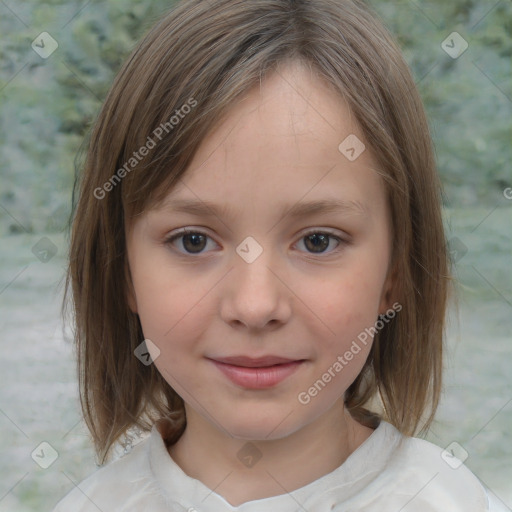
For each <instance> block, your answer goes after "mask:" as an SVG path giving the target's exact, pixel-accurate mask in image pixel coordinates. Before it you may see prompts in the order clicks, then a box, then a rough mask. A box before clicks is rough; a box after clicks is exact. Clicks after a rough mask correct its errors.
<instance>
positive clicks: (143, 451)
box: [53, 439, 165, 512]
mask: <svg viewBox="0 0 512 512" xmlns="http://www.w3.org/2000/svg"><path fill="white" fill-rule="evenodd" d="M148 443H149V439H144V440H143V441H141V442H140V443H139V444H137V445H136V446H135V447H134V448H133V449H132V451H131V452H130V453H128V454H127V455H124V456H123V457H121V458H119V459H117V460H115V461H113V462H110V463H109V464H107V465H106V466H103V467H101V468H100V469H98V470H96V471H95V472H94V473H93V474H92V475H90V476H89V477H88V478H86V479H85V480H84V481H82V482H81V483H80V484H78V485H76V486H75V487H74V488H73V489H72V490H71V491H70V492H69V493H68V494H67V495H66V496H65V497H64V498H63V499H62V500H61V501H60V502H59V503H58V504H57V506H56V507H55V508H54V510H53V512H68V511H70V510H73V512H98V510H105V511H107V510H108V511H109V512H111V511H112V512H113V511H116V512H117V511H119V512H121V511H129V510H146V508H145V507H147V506H149V507H150V508H148V510H150V509H151V510H155V511H157V510H164V508H161V509H160V508H158V505H159V500H161V499H162V496H161V493H160V492H159V490H158V486H157V485H156V483H155V482H154V481H153V478H152V476H151V468H150V464H149V457H148ZM162 505H165V503H163V504H162Z"/></svg>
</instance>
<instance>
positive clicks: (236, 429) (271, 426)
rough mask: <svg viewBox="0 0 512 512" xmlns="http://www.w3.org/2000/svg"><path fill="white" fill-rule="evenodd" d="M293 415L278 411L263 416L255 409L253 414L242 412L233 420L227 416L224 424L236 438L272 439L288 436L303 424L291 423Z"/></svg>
mask: <svg viewBox="0 0 512 512" xmlns="http://www.w3.org/2000/svg"><path fill="white" fill-rule="evenodd" d="M293 416H294V415H293V414H290V413H289V412H287V413H286V414H283V413H282V412H276V413H274V414H267V415H266V416H265V417H262V414H258V412H257V411H256V410H253V414H243V413H241V414H240V416H239V417H237V418H233V419H232V421H229V419H227V418H226V419H227V420H228V421H224V422H223V424H222V426H223V427H224V428H225V429H226V431H228V432H229V433H230V434H231V435H232V436H233V437H234V438H235V439H241V440H245V441H271V440H274V439H282V438H284V437H287V436H289V435H290V434H292V433H293V432H295V431H296V430H298V429H299V428H300V427H301V425H294V424H291V423H290V419H292V418H293Z"/></svg>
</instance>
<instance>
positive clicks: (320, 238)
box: [306, 234, 329, 252]
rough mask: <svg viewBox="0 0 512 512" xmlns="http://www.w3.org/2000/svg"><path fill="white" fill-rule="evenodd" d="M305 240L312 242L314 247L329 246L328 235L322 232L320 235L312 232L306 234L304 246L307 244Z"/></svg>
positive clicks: (324, 247)
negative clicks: (311, 233)
mask: <svg viewBox="0 0 512 512" xmlns="http://www.w3.org/2000/svg"><path fill="white" fill-rule="evenodd" d="M307 242H312V243H313V248H314V249H317V248H318V247H320V248H321V249H322V248H323V249H324V250H325V249H326V248H327V247H328V246H329V239H328V237H327V236H325V235H322V234H320V235H318V234H313V235H309V236H307V237H306V246H307V245H308V244H307ZM308 249H309V247H308ZM313 252H322V251H317V250H314V251H313Z"/></svg>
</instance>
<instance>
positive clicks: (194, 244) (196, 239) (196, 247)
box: [183, 233, 204, 252]
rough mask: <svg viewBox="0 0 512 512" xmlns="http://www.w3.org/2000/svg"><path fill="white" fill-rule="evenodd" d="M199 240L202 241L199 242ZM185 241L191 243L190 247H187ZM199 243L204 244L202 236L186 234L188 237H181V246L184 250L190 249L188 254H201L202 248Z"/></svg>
mask: <svg viewBox="0 0 512 512" xmlns="http://www.w3.org/2000/svg"><path fill="white" fill-rule="evenodd" d="M201 238H202V239H203V240H201ZM187 240H188V241H191V243H192V245H191V246H189V247H187V245H188V244H187ZM201 242H203V243H204V237H203V235H199V234H197V233H196V234H188V235H184V236H183V246H184V247H185V249H186V250H189V249H190V248H192V250H191V251H189V252H201V251H202V250H203V249H204V247H201Z"/></svg>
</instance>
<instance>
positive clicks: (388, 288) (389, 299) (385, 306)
mask: <svg viewBox="0 0 512 512" xmlns="http://www.w3.org/2000/svg"><path fill="white" fill-rule="evenodd" d="M397 281H398V268H397V265H394V267H393V268H391V269H390V270H389V271H388V275H387V276H386V281H385V282H384V285H383V286H382V294H381V297H380V304H379V315H383V314H385V313H386V311H388V310H389V309H390V308H391V305H392V304H393V302H394V295H395V290H396V284H397Z"/></svg>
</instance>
